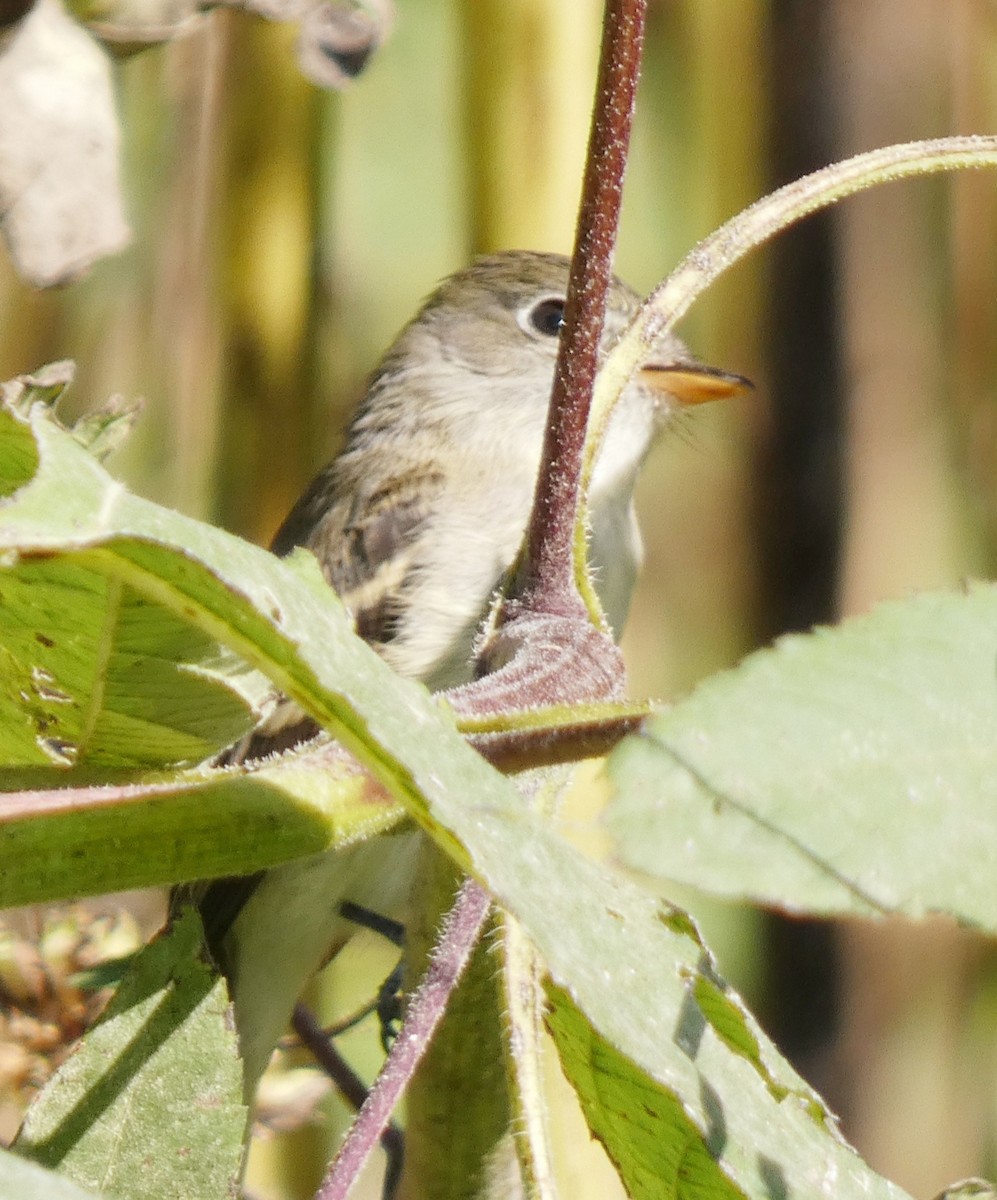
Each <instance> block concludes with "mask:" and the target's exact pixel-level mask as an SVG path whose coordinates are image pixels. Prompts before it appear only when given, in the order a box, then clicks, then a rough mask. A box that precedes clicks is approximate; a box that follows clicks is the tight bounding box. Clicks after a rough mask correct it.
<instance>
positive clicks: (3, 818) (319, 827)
mask: <svg viewBox="0 0 997 1200" xmlns="http://www.w3.org/2000/svg"><path fill="white" fill-rule="evenodd" d="M65 783H66V780H65V777H64V774H63V777H62V778H60V777H59V773H57V772H56V771H54V770H52V769H49V770H46V771H33V772H32V771H24V772H18V773H10V772H7V773H3V772H0V787H2V788H3V790H4V792H5V793H6V794H0V837H2V846H3V851H2V854H0V908H6V907H13V906H15V905H21V904H37V903H42V902H45V901H51V900H56V899H60V898H65V897H67V896H84V895H96V894H100V893H102V892H109V891H121V890H122V889H124V888H130V887H157V886H159V887H162V886H165V885H168V884H172V883H180V882H184V881H190V880H196V879H207V878H216V877H218V876H221V875H248V874H252V873H253V872H255V871H259V870H263V869H265V868H266V867H272V866H276V865H277V864H279V863H282V862H286V861H287V860H288V859H291V858H298V857H301V856H304V855H310V854H317V853H320V852H322V851H325V850H331V849H334V848H336V847H339V846H343V845H348V844H351V843H353V842H356V841H357V840H358V839H360V838H363V837H369V836H371V835H372V834H374V833H378V832H383V831H385V830H388V829H391V828H392V827H394V826H395V825H397V824H398V822H399V821H400V820H401V819H402V818H403V816H404V809H402V808H401V807H400V806H399V805H397V804H395V803H393V802H392V801H391V800H390V798H389V797H387V796H386V795H385V793H384V792H383V791H382V790H381V789H380V788H378V787H377V785H376V784H375V783H373V781H372V780H371V779H370V777H369V776H368V775H366V774H364V772H362V771H361V770H360V769H359V768H358V767H357V765H356V762H355V761H354V760H353V759H351V758H350V757H349V756H348V755H346V754H344V753H342V752H339V751H337V749H336V748H335V747H332V746H328V747H324V748H323V749H321V750H312V751H309V752H308V753H303V754H295V755H286V756H284V757H283V758H282V759H280V760H275V761H273V762H268V763H266V764H263V765H261V766H259V767H257V768H255V769H254V770H251V771H248V770H244V769H234V768H233V769H229V770H225V771H210V770H197V771H187V772H176V773H174V774H172V775H169V776H156V775H146V776H137V777H132V778H129V779H127V780H123V781H121V782H118V783H116V784H110V783H108V784H105V785H103V786H101V785H95V786H92V787H83V786H77V787H76V788H72V789H70V788H67V787H66V786H65ZM13 788H19V789H31V790H24V791H13V790H12V789H13Z"/></svg>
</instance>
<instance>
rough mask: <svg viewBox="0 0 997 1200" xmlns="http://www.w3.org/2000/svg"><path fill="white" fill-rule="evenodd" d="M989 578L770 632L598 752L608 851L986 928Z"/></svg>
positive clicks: (794, 894)
mask: <svg viewBox="0 0 997 1200" xmlns="http://www.w3.org/2000/svg"><path fill="white" fill-rule="evenodd" d="M995 729H997V588H995V587H992V586H989V585H977V586H973V587H971V588H970V589H969V590H968V591H967V592H965V593H959V594H956V593H942V594H935V595H922V596H916V597H913V598H911V599H910V600H907V601H904V602H902V603H891V604H885V605H883V606H882V607H881V608H879V609H877V610H876V611H875V612H873V613H871V614H870V615H868V616H864V617H860V618H857V619H855V620H852V621H848V622H845V623H844V624H842V625H841V626H839V627H837V628H834V629H820V630H817V631H816V632H815V633H813V634H811V635H806V636H793V637H788V638H784V639H782V640H781V641H780V642H778V643H777V644H776V646H775V647H774V648H773V649H771V650H764V651H761V652H760V653H758V654H755V655H753V656H752V657H751V658H749V659H747V660H746V661H745V662H744V663H743V664H742V665H741V666H740V667H739V668H737V669H736V670H734V671H730V672H727V673H725V674H723V675H720V676H716V677H714V678H712V679H710V680H708V681H707V682H706V683H704V684H703V685H701V686H700V687H699V688H698V689H697V690H696V691H695V692H693V694H692V695H691V696H689V697H688V698H687V699H685V700H683V701H682V702H681V703H679V704H677V705H676V706H675V707H674V708H671V709H669V710H666V711H664V712H661V713H659V714H658V715H657V716H656V717H654V718H653V719H652V720H651V721H649V722H648V723H647V725H646V726H645V728H644V730H643V732H642V733H640V734H638V735H635V736H632V737H630V738H628V739H627V740H626V741H625V742H624V743H623V744H622V745H621V746H620V747H619V748H618V749H617V751H616V752H615V753H614V755H613V757H612V758H611V760H610V771H611V775H612V778H613V781H614V783H615V785H616V792H617V794H616V797H615V799H614V800H613V803H612V805H611V808H610V812H609V816H608V821H609V826H610V829H611V831H612V833H613V835H614V837H615V839H616V842H617V846H618V848H619V853H620V855H621V857H622V858H623V859H624V861H625V862H626V863H627V864H628V865H629V866H631V867H635V868H637V869H639V870H641V871H643V872H646V873H647V874H649V875H653V876H655V877H656V878H659V879H666V880H667V879H673V880H681V881H683V882H685V883H689V884H692V885H694V886H696V887H699V888H702V889H704V890H706V891H711V892H717V893H719V894H721V895H724V896H732V897H746V898H749V899H754V900H760V901H762V902H765V903H770V904H775V905H780V906H782V907H784V908H787V909H791V910H793V911H798V912H801V911H807V912H815V913H834V912H845V913H849V912H850V913H864V914H875V913H882V912H896V913H903V914H906V915H908V916H915V917H917V916H923V915H925V914H927V913H929V912H948V913H951V914H953V915H954V916H956V917H958V918H959V919H961V920H965V921H969V922H972V923H974V924H978V925H982V926H984V927H986V928H988V929H990V930H997V805H995V803H994V795H995V791H994V779H995V777H997V739H995V738H994V730H995Z"/></svg>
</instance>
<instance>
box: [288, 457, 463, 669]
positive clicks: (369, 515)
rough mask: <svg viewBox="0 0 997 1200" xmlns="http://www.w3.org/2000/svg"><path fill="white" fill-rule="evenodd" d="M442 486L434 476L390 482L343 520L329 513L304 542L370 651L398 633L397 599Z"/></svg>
mask: <svg viewBox="0 0 997 1200" xmlns="http://www.w3.org/2000/svg"><path fill="white" fill-rule="evenodd" d="M443 486H444V480H443V476H442V474H440V473H439V472H425V471H424V472H418V473H409V474H406V475H400V476H396V477H395V478H392V479H389V480H388V481H387V482H386V483H385V484H384V486H382V487H380V488H378V490H377V491H374V492H368V493H367V494H366V495H365V494H362V493H361V494H360V495H358V496H357V497H356V498H355V499H354V501H353V503H352V504H351V506H350V508H349V510H348V512H347V513H346V514H345V519H344V515H342V514H340V513H338V512H331V513H330V514H329V519H328V520H323V521H321V522H319V524H318V525H317V526H316V528H315V529H314V531H313V533H312V534H311V536H310V537H309V538H308V539H307V541H306V542H305V545H306V546H307V547H308V548H309V549H310V550H311V551H312V552H313V553H314V554H315V555H316V557H317V558H318V560H319V562H320V563H322V565H323V569H324V570H325V573H326V577H327V578H328V580H329V582H330V583H331V584H332V586H333V587H334V588H335V589H336V591H337V592H338V594H339V596H340V598H341V599H342V601H343V603H344V604H345V605H346V607H347V608H348V609H349V610H350V612H351V613H352V614H353V619H354V621H355V622H356V627H357V633H358V634H359V635H360V636H361V637H362V638H363V639H364V641H366V642H368V643H369V644H370V645H372V646H373V647H374V649H378V647H381V646H385V645H387V644H388V643H389V642H391V641H393V640H394V639H395V638H396V637H397V636H398V635H399V633H400V632H401V623H400V622H401V618H402V616H403V615H404V612H405V605H404V602H403V599H402V594H403V592H404V590H405V588H406V586H407V584H408V582H409V580H410V578H411V575H412V571H413V569H415V568H417V565H418V561H419V558H420V547H421V542H422V532H423V530H424V528H425V526H426V523H427V521H428V519H429V517H430V515H431V513H432V511H433V509H434V508H435V507H436V504H437V502H438V500H439V497H440V494H441V492H442V491H443Z"/></svg>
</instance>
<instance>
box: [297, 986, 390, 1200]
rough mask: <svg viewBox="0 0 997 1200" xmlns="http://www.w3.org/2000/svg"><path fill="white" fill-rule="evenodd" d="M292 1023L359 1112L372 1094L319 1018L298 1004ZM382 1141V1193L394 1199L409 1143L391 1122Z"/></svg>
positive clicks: (304, 1044)
mask: <svg viewBox="0 0 997 1200" xmlns="http://www.w3.org/2000/svg"><path fill="white" fill-rule="evenodd" d="M291 1024H292V1026H293V1028H294V1032H295V1033H296V1034H297V1035H298V1037H299V1038H300V1039H301V1043H302V1045H303V1046H306V1047H307V1048H308V1050H310V1051H311V1053H312V1055H313V1056H314V1058H315V1061H316V1062H317V1063H318V1064H319V1066H320V1067H321V1068H322V1070H323V1071H325V1073H326V1074H327V1075H328V1076H329V1078H330V1079H331V1080H332V1082H333V1083H334V1084H335V1085H336V1087H337V1088H338V1089H339V1091H340V1093H341V1095H342V1096H343V1098H344V1099H345V1100H346V1102H347V1104H349V1105H350V1106H351V1107H352V1108H354V1109H355V1110H359V1109H360V1108H361V1107H362V1106H363V1104H364V1102H365V1101H366V1099H367V1097H368V1095H369V1094H370V1093H369V1091H368V1089H367V1087H366V1085H365V1084H364V1082H363V1080H362V1079H361V1078H360V1076H359V1075H358V1074H357V1073H356V1072H355V1071H354V1070H353V1068H352V1067H351V1066H350V1064H349V1063H348V1062H347V1061H346V1060H345V1059H344V1058H343V1057H342V1056H341V1055H340V1053H339V1051H338V1050H337V1049H336V1047H335V1046H334V1045H333V1043H332V1038H331V1037H330V1036H329V1034H328V1032H327V1031H326V1030H325V1029H323V1028H322V1026H321V1025H320V1024H319V1023H318V1021H317V1020H316V1019H315V1015H314V1013H313V1012H312V1011H311V1010H310V1009H309V1008H307V1007H306V1006H305V1005H304V1004H298V1005H296V1006H295V1009H294V1016H293V1017H292V1018H291ZM380 1142H381V1148H382V1149H383V1150H384V1153H385V1155H386V1157H387V1160H388V1165H387V1168H386V1169H385V1179H384V1187H383V1189H382V1193H383V1195H384V1196H393V1195H394V1194H395V1192H396V1191H397V1190H398V1180H399V1179H400V1178H401V1173H402V1156H403V1154H404V1152H405V1140H404V1138H403V1136H402V1131H401V1130H400V1129H399V1128H398V1126H397V1125H394V1124H392V1123H391V1122H389V1123H388V1125H387V1126H386V1127H385V1129H384V1130H383V1131H382V1132H381V1136H380Z"/></svg>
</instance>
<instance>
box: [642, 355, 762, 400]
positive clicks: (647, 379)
mask: <svg viewBox="0 0 997 1200" xmlns="http://www.w3.org/2000/svg"><path fill="white" fill-rule="evenodd" d="M638 375H639V377H640V381H641V382H642V383H645V384H647V386H648V387H652V388H654V390H655V391H658V392H667V393H668V395H669V396H674V398H675V399H676V400H677V401H678V402H679V404H682V405H687V404H706V403H707V401H709V400H726V399H727V398H728V397H729V396H737V395H740V394H741V393H742V392H747V391H750V390H751V389H752V388H753V387H754V384H753V383H752V382H751V380H750V379H745V377H744V376H743V375H734V374H733V373H732V372H730V371H721V370H720V369H719V368H718V367H705V366H702V365H701V364H699V363H688V362H686V363H672V364H671V365H669V366H666V365H664V364H662V363H653V362H651V363H645V364H644V366H643V367H641V369H640V371H639V372H638Z"/></svg>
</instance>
